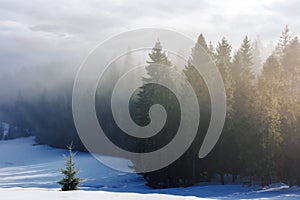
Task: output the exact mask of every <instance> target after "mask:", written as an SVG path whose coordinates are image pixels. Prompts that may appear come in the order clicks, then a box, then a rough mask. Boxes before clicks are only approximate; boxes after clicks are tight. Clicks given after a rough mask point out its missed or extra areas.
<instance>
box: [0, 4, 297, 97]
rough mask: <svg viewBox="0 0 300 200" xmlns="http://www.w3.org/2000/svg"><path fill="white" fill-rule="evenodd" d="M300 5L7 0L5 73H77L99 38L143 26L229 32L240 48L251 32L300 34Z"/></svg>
mask: <svg viewBox="0 0 300 200" xmlns="http://www.w3.org/2000/svg"><path fill="white" fill-rule="evenodd" d="M299 6H300V3H299V2H298V1H297V0H291V1H284V0H266V1H261V0H252V1H239V0H227V1H209V0H191V1H182V0H164V1H162V0H153V1H141V0H129V1H121V0H110V1H108V0H107V1H104V0H100V1H98V0H86V1H80V0H74V1H68V0H59V1H58V0H56V1H55V0H34V1H22V0H2V1H1V2H0V44H1V45H0V75H4V74H5V73H15V72H18V73H19V74H20V69H21V68H24V67H25V68H32V69H36V67H39V68H45V69H47V68H49V67H51V65H55V69H57V74H62V75H66V74H68V71H72V73H70V74H72V75H73V76H74V74H75V73H74V72H75V71H76V69H77V68H78V67H79V66H80V64H81V62H82V60H83V59H84V58H85V57H86V56H87V55H88V53H89V51H90V50H91V49H93V48H94V47H95V46H96V45H97V44H98V43H99V42H101V41H104V40H105V39H107V38H108V37H110V36H112V35H115V34H118V33H120V32H123V31H127V30H132V29H137V28H144V27H158V28H167V29H172V30H175V31H179V32H181V33H183V34H186V35H188V36H190V37H192V38H194V39H195V40H196V38H197V36H198V35H199V34H200V33H204V35H205V36H206V39H208V40H211V41H212V42H213V43H214V44H216V43H217V42H218V41H219V40H220V39H221V38H222V37H223V36H226V37H227V38H228V40H229V41H230V42H231V43H232V46H233V47H234V48H235V49H236V48H237V47H238V46H239V44H240V43H241V41H242V38H243V37H244V35H246V34H247V35H248V36H250V38H254V37H255V36H256V35H258V34H259V35H260V36H261V39H262V40H263V41H264V42H265V43H268V42H269V41H270V40H273V41H274V40H276V39H277V38H278V37H279V35H280V33H281V30H282V29H283V27H284V25H285V24H288V25H289V26H290V27H291V30H293V32H294V33H295V34H297V33H299V31H300V24H299V23H298V17H299V12H298V10H297V8H299ZM129 46H130V44H129ZM41 71H43V70H41ZM44 71H45V73H46V71H47V70H44ZM31 78H34V77H31ZM0 90H1V86H0ZM0 96H1V94H0Z"/></svg>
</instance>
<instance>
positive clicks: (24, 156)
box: [0, 137, 300, 200]
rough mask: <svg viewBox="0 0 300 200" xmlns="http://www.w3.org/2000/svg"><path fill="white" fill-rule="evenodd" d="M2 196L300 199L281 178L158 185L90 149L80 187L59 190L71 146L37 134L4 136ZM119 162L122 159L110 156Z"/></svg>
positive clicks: (80, 163) (82, 158) (81, 160)
mask: <svg viewBox="0 0 300 200" xmlns="http://www.w3.org/2000/svg"><path fill="white" fill-rule="evenodd" d="M0 152H1V153H0V196H1V199H5V200H10V199H31V200H34V199H40V198H41V196H42V197H43V199H45V200H47V199H59V200H60V199H75V200H76V199H96V198H99V199H102V200H105V199H110V200H113V199H125V200H127V199H130V200H135V199H139V200H140V199H142V200H143V199H160V200H173V199H174V200H175V199H182V200H185V199H186V200H194V199H300V188H298V187H292V188H289V187H288V186H286V185H284V184H281V183H278V184H273V185H271V186H270V187H267V188H261V187H260V186H255V187H247V186H243V185H213V184H209V183H202V184H198V185H196V186H192V187H188V188H171V189H159V190H154V189H151V188H149V187H147V186H145V181H144V180H143V178H142V177H141V176H139V175H136V174H133V173H123V172H119V171H116V170H113V169H111V168H108V167H106V166H105V165H103V164H101V163H99V162H98V161H97V160H95V159H94V158H93V157H92V156H91V155H89V154H88V153H83V152H78V153H77V154H76V156H75V161H76V162H77V167H78V168H79V169H81V171H80V173H79V177H81V178H84V179H85V181H84V182H83V183H82V185H81V187H80V190H79V191H71V192H61V191H59V185H58V184H57V183H56V182H57V181H58V180H60V178H61V174H60V173H59V169H60V168H62V167H64V160H63V155H64V154H65V155H68V152H67V151H66V150H63V149H55V148H51V147H49V146H46V145H36V144H35V141H34V138H33V137H28V138H20V139H15V140H6V141H0ZM112 160H114V161H115V162H118V159H116V158H114V159H112Z"/></svg>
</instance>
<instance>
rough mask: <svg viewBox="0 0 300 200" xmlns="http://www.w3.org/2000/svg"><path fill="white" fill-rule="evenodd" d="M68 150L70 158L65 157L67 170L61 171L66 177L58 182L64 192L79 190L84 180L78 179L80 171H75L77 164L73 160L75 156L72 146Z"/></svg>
mask: <svg viewBox="0 0 300 200" xmlns="http://www.w3.org/2000/svg"><path fill="white" fill-rule="evenodd" d="M67 148H68V150H69V157H66V156H65V161H66V163H65V167H66V168H65V169H60V171H61V173H62V174H63V175H64V177H63V178H62V179H61V180H60V181H58V184H60V185H61V186H62V187H61V190H62V191H69V190H78V186H79V185H80V183H81V182H82V180H83V179H81V178H78V177H77V174H78V172H79V170H76V169H75V165H76V163H75V162H74V160H73V159H74V156H75V154H74V153H73V152H72V144H71V145H70V146H67Z"/></svg>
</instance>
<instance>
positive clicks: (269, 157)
mask: <svg viewBox="0 0 300 200" xmlns="http://www.w3.org/2000/svg"><path fill="white" fill-rule="evenodd" d="M281 73H282V70H281V66H280V63H279V62H278V61H277V59H276V57H275V56H273V55H271V56H270V57H269V58H268V59H267V61H266V63H265V64H264V66H263V70H262V74H261V76H260V77H259V81H258V91H257V92H258V95H257V98H256V104H257V107H258V113H257V117H258V118H259V120H258V121H259V124H257V127H258V130H257V131H259V132H260V134H261V137H260V144H261V155H260V158H259V159H258V160H257V162H259V165H260V166H259V173H258V174H256V175H257V176H258V178H259V179H260V181H261V184H262V185H268V184H270V183H272V182H275V181H278V180H279V177H278V175H279V174H280V170H279V167H280V162H279V161H280V159H281V153H282V152H281V151H280V150H281V148H280V147H281V145H282V141H283V139H282V135H281V121H280V118H281V116H280V106H281V99H280V98H281V97H280V92H281V90H282V89H283V88H282V81H281Z"/></svg>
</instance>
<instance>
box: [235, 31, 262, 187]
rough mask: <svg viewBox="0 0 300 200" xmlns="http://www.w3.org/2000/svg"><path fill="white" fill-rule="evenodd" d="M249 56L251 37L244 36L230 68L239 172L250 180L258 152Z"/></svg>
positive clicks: (253, 78) (250, 56)
mask: <svg viewBox="0 0 300 200" xmlns="http://www.w3.org/2000/svg"><path fill="white" fill-rule="evenodd" d="M252 58H253V57H252V52H251V45H250V40H249V39H248V37H247V36H246V37H245V38H244V40H243V43H242V45H241V47H240V49H239V50H238V52H237V53H236V54H235V56H234V61H233V65H232V68H231V70H232V76H233V81H234V85H235V90H234V93H233V101H234V103H233V109H234V111H235V116H234V118H235V120H234V121H235V122H234V127H235V131H236V134H237V138H238V142H239V143H238V144H239V146H240V147H239V149H240V155H239V159H240V162H241V169H242V172H241V174H242V175H244V176H248V177H250V180H249V181H250V184H251V182H252V178H253V177H254V175H255V173H256V172H257V168H258V166H257V164H256V162H255V158H257V157H258V156H259V151H258V149H259V148H258V144H257V138H258V133H257V131H256V130H255V119H256V118H255V104H254V97H255V87H254V83H255V76H254V74H253V71H252V67H253V62H252Z"/></svg>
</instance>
